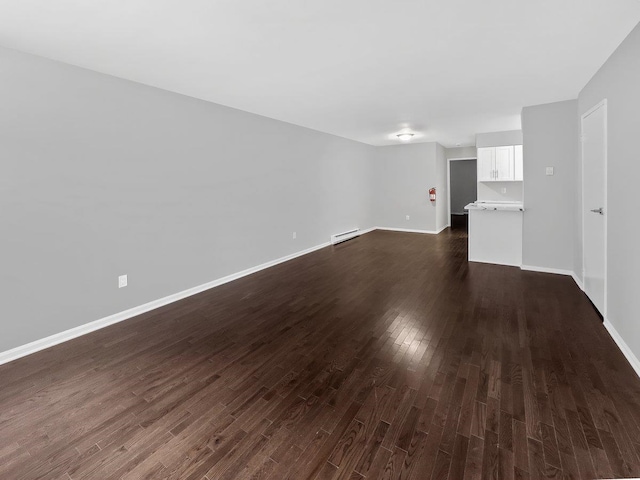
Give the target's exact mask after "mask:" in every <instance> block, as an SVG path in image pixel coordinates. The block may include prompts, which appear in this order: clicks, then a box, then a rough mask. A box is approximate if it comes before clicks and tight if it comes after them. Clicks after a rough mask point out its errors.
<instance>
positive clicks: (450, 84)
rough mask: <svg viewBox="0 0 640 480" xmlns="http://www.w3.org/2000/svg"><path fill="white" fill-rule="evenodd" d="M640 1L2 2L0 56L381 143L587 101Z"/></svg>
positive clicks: (470, 135) (435, 135)
mask: <svg viewBox="0 0 640 480" xmlns="http://www.w3.org/2000/svg"><path fill="white" fill-rule="evenodd" d="M639 20H640V1H638V0H615V1H613V0H482V1H478V0H439V1H434V0H393V1H391V0H387V1H381V0H316V1H310V0H286V1H285V0H269V1H265V0H172V1H170V0H20V1H16V0H0V45H2V46H5V47H9V48H15V49H17V50H21V51H25V52H29V53H34V54H37V55H42V56H44V57H49V58H52V59H55V60H60V61H62V62H67V63H70V64H73V65H78V66H81V67H85V68H88V69H91V70H96V71H98V72H103V73H107V74H110V75H115V76H117V77H122V78H126V79H129V80H134V81H136V82H141V83H144V84H148V85H153V86H156V87H160V88H163V89H166V90H170V91H174V92H179V93H182V94H185V95H190V96H192V97H197V98H201V99H204V100H208V101H211V102H215V103H220V104H223V105H228V106H231V107H235V108H239V109H241V110H246V111H249V112H254V113H257V114H260V115H265V116H267V117H271V118H276V119H279V120H283V121H286V122H290V123H294V124H297V125H302V126H305V127H309V128H313V129H316V130H320V131H323V132H328V133H332V134H335V135H339V136H342V137H346V138H351V139H354V140H358V141H361V142H365V143H368V144H372V145H389V144H394V143H397V142H398V140H397V138H396V137H395V134H396V133H398V132H399V131H401V130H405V129H406V130H411V131H413V132H415V133H416V135H415V137H414V138H413V141H414V142H421V141H438V142H440V143H442V144H443V145H445V146H447V147H452V146H455V145H457V144H461V145H472V144H474V141H475V140H474V135H475V134H476V133H480V132H491V131H501V130H514V129H519V128H520V110H521V109H522V107H523V106H527V105H536V104H541V103H547V102H553V101H558V100H566V99H570V98H576V97H577V94H578V92H579V91H580V89H581V88H582V87H583V86H584V85H585V84H586V83H587V81H588V80H589V79H590V78H591V76H592V75H593V74H594V73H595V72H596V70H597V69H598V68H599V67H600V66H601V65H602V64H603V63H604V62H605V60H606V59H607V57H608V56H609V55H610V54H611V53H612V52H613V51H614V50H615V48H616V47H617V46H618V45H619V44H620V43H621V41H622V40H623V39H624V37H625V36H626V35H627V34H628V33H629V32H630V31H631V30H632V29H633V27H634V26H635V25H636V24H637V23H638V21H639Z"/></svg>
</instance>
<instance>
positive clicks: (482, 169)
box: [478, 147, 496, 182]
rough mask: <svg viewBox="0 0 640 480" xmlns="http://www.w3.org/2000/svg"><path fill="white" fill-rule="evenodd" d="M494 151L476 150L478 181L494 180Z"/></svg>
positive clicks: (493, 149) (490, 148) (486, 149)
mask: <svg viewBox="0 0 640 480" xmlns="http://www.w3.org/2000/svg"><path fill="white" fill-rule="evenodd" d="M495 155H496V149H495V148H493V147H489V148H479V149H478V181H479V182H490V181H492V180H494V171H495Z"/></svg>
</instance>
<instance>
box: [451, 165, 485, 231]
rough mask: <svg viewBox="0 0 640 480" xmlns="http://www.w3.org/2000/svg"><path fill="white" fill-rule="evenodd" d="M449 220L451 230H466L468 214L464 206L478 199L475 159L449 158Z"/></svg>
mask: <svg viewBox="0 0 640 480" xmlns="http://www.w3.org/2000/svg"><path fill="white" fill-rule="evenodd" d="M447 163H448V166H449V168H448V171H449V220H450V225H451V229H452V230H455V229H460V230H462V229H464V230H467V229H468V225H469V220H468V219H469V212H468V211H466V210H465V209H464V207H465V205H467V204H469V203H471V202H475V201H476V200H477V199H478V167H477V160H476V159H475V158H450V159H448V161H447Z"/></svg>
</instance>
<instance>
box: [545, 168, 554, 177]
mask: <svg viewBox="0 0 640 480" xmlns="http://www.w3.org/2000/svg"><path fill="white" fill-rule="evenodd" d="M545 173H546V174H547V175H553V167H547V168H546V170H545Z"/></svg>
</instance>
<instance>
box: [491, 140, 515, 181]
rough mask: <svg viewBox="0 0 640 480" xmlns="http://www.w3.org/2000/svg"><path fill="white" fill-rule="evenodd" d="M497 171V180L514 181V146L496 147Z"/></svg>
mask: <svg viewBox="0 0 640 480" xmlns="http://www.w3.org/2000/svg"><path fill="white" fill-rule="evenodd" d="M496 170H497V174H496V175H495V179H496V180H499V181H509V180H513V179H514V174H513V173H514V172H513V170H514V168H513V146H508V147H496Z"/></svg>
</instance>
